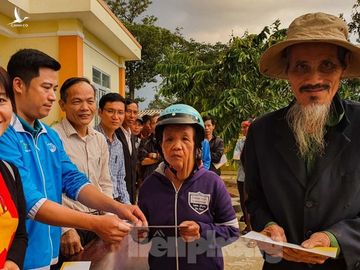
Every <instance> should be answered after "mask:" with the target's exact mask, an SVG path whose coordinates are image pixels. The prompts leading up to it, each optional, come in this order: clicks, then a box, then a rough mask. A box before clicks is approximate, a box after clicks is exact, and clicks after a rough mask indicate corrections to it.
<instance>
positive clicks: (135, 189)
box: [0, 13, 360, 270]
mask: <svg viewBox="0 0 360 270" xmlns="http://www.w3.org/2000/svg"><path fill="white" fill-rule="evenodd" d="M60 68H61V65H60V63H59V62H57V61H56V60H55V59H53V58H52V57H50V56H49V55H47V54H45V53H43V52H41V51H38V50H35V49H22V50H19V51H18V52H16V53H15V54H13V55H12V56H11V58H10V60H9V62H8V65H7V71H5V70H4V69H3V68H0V136H1V137H0V149H1V150H0V160H1V161H0V187H1V188H0V228H1V243H3V245H2V246H0V248H1V249H2V250H0V269H5V270H15V269H49V268H50V267H51V269H58V268H59V267H60V266H61V263H62V262H63V261H64V260H66V259H67V258H69V256H72V255H74V254H76V253H78V252H81V251H82V250H83V249H84V246H85V245H86V244H87V243H89V242H90V241H91V240H93V239H95V238H96V237H100V238H102V239H103V240H104V241H106V242H109V243H119V242H120V241H121V240H122V239H123V238H124V237H126V236H127V235H128V234H129V232H130V231H131V230H133V229H136V228H137V227H140V228H142V229H141V231H139V232H138V234H137V238H136V237H135V238H136V240H137V241H139V242H147V241H151V248H150V251H149V267H150V269H187V270H190V269H223V268H224V262H223V258H222V253H221V248H222V247H223V246H225V245H227V244H230V243H232V242H233V241H235V240H236V239H237V238H238V237H239V234H240V231H239V222H238V220H237V218H236V215H235V211H234V209H233V207H232V204H231V198H230V195H229V193H228V192H227V190H226V187H225V185H224V182H223V181H222V180H221V178H220V174H221V170H220V169H219V168H220V166H221V164H222V163H223V160H224V141H223V140H222V139H221V138H219V137H218V136H216V135H215V133H214V130H215V128H216V121H215V118H214V117H213V116H204V117H202V116H201V115H200V113H199V112H198V111H197V110H195V109H194V108H193V107H191V106H188V105H185V104H174V105H171V106H169V107H167V108H166V109H164V110H163V111H162V112H161V113H160V114H155V115H151V116H150V115H145V116H143V117H142V118H141V119H140V118H139V117H138V113H139V107H138V104H137V102H136V101H135V100H132V99H129V98H126V99H125V98H124V97H122V96H121V95H119V94H117V93H109V94H106V95H104V96H102V97H101V99H100V100H99V101H98V106H97V100H96V99H95V97H96V89H95V88H94V86H93V85H92V84H91V83H90V81H89V80H88V79H86V78H84V77H72V78H68V79H67V80H66V81H65V82H64V83H63V84H62V85H61V87H60V100H59V105H60V108H61V110H62V111H63V112H64V118H63V119H62V120H61V121H60V122H59V123H57V124H56V125H55V126H53V127H49V126H47V125H46V124H44V123H43V122H42V121H41V119H42V118H44V117H46V116H47V115H48V114H49V113H50V111H51V108H52V106H53V104H54V102H55V101H56V95H55V92H56V91H57V89H58V88H59V86H58V71H59V69H60ZM259 68H260V72H261V73H262V74H263V75H265V76H269V77H272V78H277V79H285V80H288V82H289V85H290V88H291V91H292V92H293V94H294V100H293V101H292V102H291V103H290V104H289V105H288V106H287V107H285V108H282V109H280V110H277V111H275V112H271V113H269V114H266V115H264V116H260V117H258V118H257V119H256V120H253V119H252V120H246V121H243V122H242V123H241V136H240V138H239V140H238V142H237V144H236V147H235V150H234V155H233V159H234V160H237V161H238V162H239V170H238V178H237V183H238V190H239V194H240V199H241V208H242V212H243V217H241V220H243V221H244V222H245V224H246V227H245V229H244V230H243V231H242V233H244V234H245V233H247V232H248V231H250V230H251V229H253V230H255V231H257V232H260V233H262V234H264V235H266V236H269V237H270V238H271V239H272V240H274V241H281V242H290V243H295V244H298V245H301V246H303V247H304V248H313V247H334V248H336V249H337V256H336V258H335V259H333V258H329V257H326V256H323V255H317V254H314V253H311V252H307V251H304V250H301V251H299V250H297V249H293V248H288V247H280V246H279V245H272V244H266V243H264V242H258V246H259V248H260V250H261V251H262V252H263V256H264V266H263V269H266V270H272V269H275V270H281V269H286V270H287V269H295V270H302V269H304V270H305V269H309V268H310V269H330V270H333V269H334V270H335V269H336V270H356V269H360V249H359V241H360V179H359V177H358V174H359V173H358V167H359V162H360V155H359V151H358V149H359V147H360V145H359V144H360V140H359V135H360V122H359V119H360V117H358V116H360V105H359V103H357V102H353V101H345V100H343V99H341V98H340V96H339V94H338V93H337V92H338V90H339V87H340V82H341V80H342V79H347V78H354V77H360V48H359V47H357V46H355V45H353V44H352V43H350V42H349V41H348V30H347V26H346V24H345V23H344V21H343V20H342V19H340V18H338V17H335V16H332V15H329V14H325V13H311V14H306V15H303V16H300V17H298V18H296V19H295V20H294V21H293V22H292V23H291V24H290V26H289V29H288V32H287V39H285V40H284V41H281V42H279V43H277V44H275V45H273V46H272V47H270V48H268V49H267V50H266V51H265V52H264V53H263V55H262V57H261V59H260V65H259ZM95 114H98V115H99V117H100V122H99V124H98V125H97V126H95V127H92V121H93V119H94V116H95ZM358 146H359V147H358ZM358 161H359V162H358ZM149 225H150V226H151V227H149V228H148V229H144V228H147V226H149ZM159 225H161V226H168V227H167V229H163V230H162V233H161V234H158V232H157V231H156V232H155V230H154V229H152V228H153V226H155V227H156V226H159ZM171 226H173V227H171ZM164 242H166V243H167V249H166V252H165V253H164V252H159V246H161V243H164ZM279 247H280V248H279Z"/></svg>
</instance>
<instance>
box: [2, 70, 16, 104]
mask: <svg viewBox="0 0 360 270" xmlns="http://www.w3.org/2000/svg"><path fill="white" fill-rule="evenodd" d="M0 87H2V88H4V91H5V96H6V97H7V98H9V99H10V101H11V104H12V107H13V110H14V111H15V99H14V91H13V90H12V86H11V81H10V77H9V74H8V73H7V72H6V70H5V69H4V68H3V67H1V66H0Z"/></svg>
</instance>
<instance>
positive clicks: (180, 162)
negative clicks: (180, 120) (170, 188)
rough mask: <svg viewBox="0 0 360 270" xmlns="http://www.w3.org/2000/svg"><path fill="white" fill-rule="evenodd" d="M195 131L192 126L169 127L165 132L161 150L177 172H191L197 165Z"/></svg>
mask: <svg viewBox="0 0 360 270" xmlns="http://www.w3.org/2000/svg"><path fill="white" fill-rule="evenodd" d="M194 138H195V130H194V128H193V127H192V126H190V125H169V126H166V127H165V129H164V132H163V140H162V144H161V148H162V151H163V154H164V158H165V160H166V161H167V162H168V163H169V164H170V166H171V167H173V168H174V169H175V170H176V171H178V172H180V171H190V170H192V169H193V167H194V163H195V154H194V153H195V141H194Z"/></svg>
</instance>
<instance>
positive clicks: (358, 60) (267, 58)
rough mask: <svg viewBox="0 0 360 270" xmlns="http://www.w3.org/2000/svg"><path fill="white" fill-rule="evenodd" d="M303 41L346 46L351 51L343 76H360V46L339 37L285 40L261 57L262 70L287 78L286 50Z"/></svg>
mask: <svg viewBox="0 0 360 270" xmlns="http://www.w3.org/2000/svg"><path fill="white" fill-rule="evenodd" d="M301 43H328V44H334V45H337V46H341V47H344V48H345V49H347V50H349V51H350V52H351V54H350V57H349V63H348V66H347V68H346V69H345V71H344V73H343V76H342V78H343V79H351V78H356V77H360V47H358V46H356V45H354V44H352V43H350V42H347V41H342V40H338V39H334V40H332V39H326V40H324V39H307V40H303V39H301V40H296V39H292V40H285V41H282V42H279V43H277V44H275V45H273V46H271V47H270V48H268V49H267V50H266V51H265V52H264V53H263V55H262V56H261V58H260V63H259V68H260V72H261V73H262V74H263V75H265V76H268V77H271V78H277V79H287V78H288V76H287V73H286V66H287V60H286V57H285V55H284V53H283V52H284V50H285V49H286V48H287V47H290V46H292V45H295V44H301Z"/></svg>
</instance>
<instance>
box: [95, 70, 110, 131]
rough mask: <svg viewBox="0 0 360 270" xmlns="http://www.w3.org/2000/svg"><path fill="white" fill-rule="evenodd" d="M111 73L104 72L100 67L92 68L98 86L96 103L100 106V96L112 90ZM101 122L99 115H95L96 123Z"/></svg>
mask: <svg viewBox="0 0 360 270" xmlns="http://www.w3.org/2000/svg"><path fill="white" fill-rule="evenodd" d="M110 79H111V78H110V75H108V74H106V73H104V72H103V71H101V70H100V69H98V68H95V67H93V68H92V81H93V83H94V85H95V88H96V104H97V107H99V100H100V98H101V97H102V96H103V95H105V94H107V93H109V92H110ZM99 122H100V119H99V116H98V115H97V114H96V116H95V125H97V124H98V123H99Z"/></svg>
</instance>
